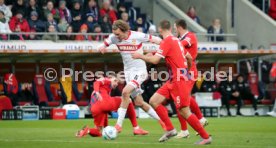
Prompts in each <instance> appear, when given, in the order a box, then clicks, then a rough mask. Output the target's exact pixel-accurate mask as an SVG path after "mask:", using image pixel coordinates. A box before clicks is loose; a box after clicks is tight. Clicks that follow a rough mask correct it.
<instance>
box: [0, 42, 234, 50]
mask: <svg viewBox="0 0 276 148" xmlns="http://www.w3.org/2000/svg"><path fill="white" fill-rule="evenodd" d="M99 44H100V42H51V41H31V42H28V41H25V42H22V41H14V42H2V43H1V45H0V52H7V53H17V52H20V53H22V52H23V53H44V52H45V53H47V52H50V53H64V52H69V53H72V52H76V53H79V52H97V50H96V49H97V46H98V45H99ZM107 49H108V51H109V52H117V47H116V46H115V45H112V46H110V47H108V48H107ZM143 49H144V50H145V51H155V50H156V49H158V45H154V44H143ZM198 49H199V51H230V50H231V51H235V50H238V45H237V43H210V42H201V43H199V46H198Z"/></svg>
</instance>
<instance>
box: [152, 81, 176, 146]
mask: <svg viewBox="0 0 276 148" xmlns="http://www.w3.org/2000/svg"><path fill="white" fill-rule="evenodd" d="M165 89H166V87H165V86H162V87H161V88H160V89H159V90H158V91H157V93H155V94H154V95H153V96H152V97H151V98H150V104H151V105H152V107H153V108H154V109H155V111H156V113H157V114H158V116H159V117H160V119H161V120H162V121H163V122H164V124H165V125H166V132H165V133H164V134H163V135H162V137H161V138H160V139H159V142H164V141H166V140H168V139H169V138H171V137H173V136H175V135H176V134H177V131H176V129H175V128H174V126H173V124H172V122H171V120H170V118H169V115H168V110H167V109H166V108H165V107H164V106H163V105H162V103H163V102H164V101H165V100H166V97H164V96H163V95H161V94H159V93H162V92H166V91H164V90H165Z"/></svg>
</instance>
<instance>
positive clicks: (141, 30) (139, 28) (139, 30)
mask: <svg viewBox="0 0 276 148" xmlns="http://www.w3.org/2000/svg"><path fill="white" fill-rule="evenodd" d="M136 31H137V32H142V33H143V32H144V29H143V28H142V27H138V28H137V30H136Z"/></svg>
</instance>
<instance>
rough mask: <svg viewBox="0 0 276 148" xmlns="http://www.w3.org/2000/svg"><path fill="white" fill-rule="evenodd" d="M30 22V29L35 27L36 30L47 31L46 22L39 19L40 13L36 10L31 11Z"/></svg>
mask: <svg viewBox="0 0 276 148" xmlns="http://www.w3.org/2000/svg"><path fill="white" fill-rule="evenodd" d="M28 23H29V26H30V29H34V30H35V31H36V32H45V28H46V23H45V22H43V21H41V20H40V19H39V15H38V13H37V12H36V11H32V12H31V14H30V19H29V20H28Z"/></svg>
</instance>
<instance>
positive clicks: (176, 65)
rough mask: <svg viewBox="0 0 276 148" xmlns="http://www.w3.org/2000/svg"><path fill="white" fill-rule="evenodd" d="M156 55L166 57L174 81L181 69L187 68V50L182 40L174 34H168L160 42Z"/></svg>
mask: <svg viewBox="0 0 276 148" xmlns="http://www.w3.org/2000/svg"><path fill="white" fill-rule="evenodd" d="M159 48H160V49H159V50H158V51H157V53H156V55H158V56H160V57H162V58H165V60H166V64H167V67H168V70H169V73H170V78H171V80H172V81H176V80H177V78H178V77H177V74H178V73H179V71H182V70H184V69H187V62H186V58H185V55H186V51H185V50H184V48H183V46H182V45H181V42H180V41H179V39H178V38H176V37H174V36H168V37H166V38H165V39H163V40H162V42H161V43H160V47H159Z"/></svg>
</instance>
